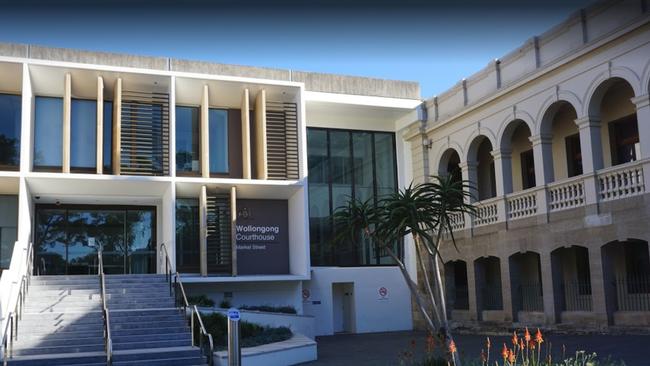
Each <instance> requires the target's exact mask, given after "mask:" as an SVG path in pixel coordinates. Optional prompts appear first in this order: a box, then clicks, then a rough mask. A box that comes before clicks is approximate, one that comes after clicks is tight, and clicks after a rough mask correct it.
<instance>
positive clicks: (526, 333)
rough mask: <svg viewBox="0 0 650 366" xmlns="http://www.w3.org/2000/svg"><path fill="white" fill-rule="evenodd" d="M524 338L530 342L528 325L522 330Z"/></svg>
mask: <svg viewBox="0 0 650 366" xmlns="http://www.w3.org/2000/svg"><path fill="white" fill-rule="evenodd" d="M524 339H525V340H526V343H528V342H530V339H531V337H530V332H529V331H528V327H526V331H525V332H524Z"/></svg>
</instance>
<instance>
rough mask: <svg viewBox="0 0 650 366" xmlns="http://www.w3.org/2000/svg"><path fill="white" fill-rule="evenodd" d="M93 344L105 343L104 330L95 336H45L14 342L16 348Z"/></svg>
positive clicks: (101, 344)
mask: <svg viewBox="0 0 650 366" xmlns="http://www.w3.org/2000/svg"><path fill="white" fill-rule="evenodd" d="M91 345H100V346H103V345H104V334H103V332H102V333H100V334H99V336H95V337H83V338H69V337H64V338H58V339H50V338H48V337H43V338H23V339H20V340H19V341H18V342H16V343H15V344H14V349H27V348H41V347H63V346H71V347H72V346H91Z"/></svg>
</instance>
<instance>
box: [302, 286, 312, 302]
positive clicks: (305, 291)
mask: <svg viewBox="0 0 650 366" xmlns="http://www.w3.org/2000/svg"><path fill="white" fill-rule="evenodd" d="M310 296H311V292H309V289H308V288H304V289H302V299H303V301H305V300H307V299H309V297H310Z"/></svg>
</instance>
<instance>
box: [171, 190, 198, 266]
mask: <svg viewBox="0 0 650 366" xmlns="http://www.w3.org/2000/svg"><path fill="white" fill-rule="evenodd" d="M199 232H200V228H199V200H198V199H195V198H178V199H177V200H176V268H177V269H178V271H180V272H184V273H199V272H200V271H201V265H200V251H199Z"/></svg>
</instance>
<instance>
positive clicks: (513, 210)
mask: <svg viewBox="0 0 650 366" xmlns="http://www.w3.org/2000/svg"><path fill="white" fill-rule="evenodd" d="M506 200H507V201H506V203H507V206H506V207H507V208H508V219H510V220H515V219H523V218H525V217H530V216H534V215H535V214H536V213H537V190H534V189H533V190H530V189H527V190H525V191H522V192H517V193H514V194H511V195H509V196H508V197H507V198H506Z"/></svg>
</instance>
